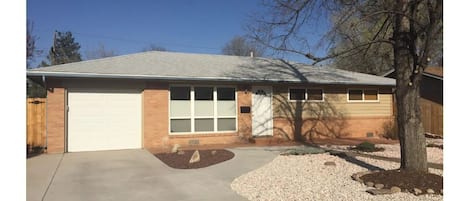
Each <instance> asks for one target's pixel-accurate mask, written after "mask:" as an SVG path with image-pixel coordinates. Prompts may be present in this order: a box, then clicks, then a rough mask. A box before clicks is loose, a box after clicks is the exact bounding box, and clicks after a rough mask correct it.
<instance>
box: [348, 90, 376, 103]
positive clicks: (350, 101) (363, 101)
mask: <svg viewBox="0 0 469 201" xmlns="http://www.w3.org/2000/svg"><path fill="white" fill-rule="evenodd" d="M350 90H360V91H362V99H361V100H350ZM366 90H375V91H376V96H377V99H376V100H365V91H366ZM379 94H380V93H379V89H378V88H347V102H348V103H379V102H380V98H379V97H380V95H379Z"/></svg>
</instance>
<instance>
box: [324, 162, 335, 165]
mask: <svg viewBox="0 0 469 201" xmlns="http://www.w3.org/2000/svg"><path fill="white" fill-rule="evenodd" d="M324 165H325V166H335V163H334V162H333V161H327V162H325V163H324Z"/></svg>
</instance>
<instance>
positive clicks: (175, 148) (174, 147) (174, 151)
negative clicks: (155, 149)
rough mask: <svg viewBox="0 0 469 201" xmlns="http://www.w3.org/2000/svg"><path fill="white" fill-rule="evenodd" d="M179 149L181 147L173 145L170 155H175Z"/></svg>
mask: <svg viewBox="0 0 469 201" xmlns="http://www.w3.org/2000/svg"><path fill="white" fill-rule="evenodd" d="M179 147H181V145H179V144H175V145H173V148H172V149H171V153H176V152H177V151H178V149H179Z"/></svg>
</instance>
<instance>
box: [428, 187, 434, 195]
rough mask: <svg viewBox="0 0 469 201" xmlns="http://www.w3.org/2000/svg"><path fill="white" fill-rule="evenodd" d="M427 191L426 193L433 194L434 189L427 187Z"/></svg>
mask: <svg viewBox="0 0 469 201" xmlns="http://www.w3.org/2000/svg"><path fill="white" fill-rule="evenodd" d="M427 193H428V194H434V193H435V191H434V190H433V189H431V188H429V189H427Z"/></svg>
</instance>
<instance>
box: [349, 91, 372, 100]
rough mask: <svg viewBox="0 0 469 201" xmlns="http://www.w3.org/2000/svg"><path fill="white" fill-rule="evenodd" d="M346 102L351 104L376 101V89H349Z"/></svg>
mask: <svg viewBox="0 0 469 201" xmlns="http://www.w3.org/2000/svg"><path fill="white" fill-rule="evenodd" d="M348 100H349V101H353V102H360V101H362V102H364V101H378V90H376V89H349V90H348Z"/></svg>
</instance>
